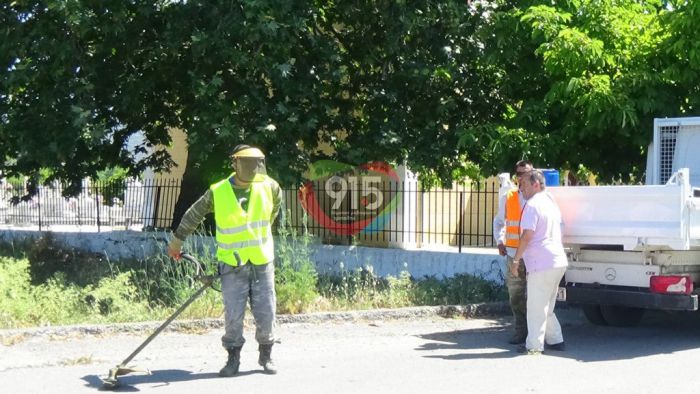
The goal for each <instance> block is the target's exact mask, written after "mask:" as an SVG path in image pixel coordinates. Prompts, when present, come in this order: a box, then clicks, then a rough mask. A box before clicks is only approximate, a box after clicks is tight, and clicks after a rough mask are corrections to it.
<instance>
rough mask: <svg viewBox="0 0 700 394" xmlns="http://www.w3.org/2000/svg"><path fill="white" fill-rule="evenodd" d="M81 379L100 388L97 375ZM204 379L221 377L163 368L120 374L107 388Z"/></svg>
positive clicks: (120, 389)
mask: <svg viewBox="0 0 700 394" xmlns="http://www.w3.org/2000/svg"><path fill="white" fill-rule="evenodd" d="M258 373H260V374H261V373H263V372H262V370H259V371H257V370H253V371H241V372H239V373H238V374H237V375H236V377H239V376H246V375H253V374H258ZM82 379H83V380H84V381H85V382H87V384H86V386H87V387H94V388H96V389H102V379H101V378H100V376H98V375H86V376H83V377H82ZM204 379H223V378H221V377H219V374H218V373H217V372H205V373H192V372H191V371H185V370H182V369H163V370H158V371H152V373H151V375H136V374H134V375H126V376H120V377H119V378H118V380H119V387H117V388H116V389H114V390H109V391H113V392H123V393H125V392H135V391H141V390H139V388H138V387H137V386H139V385H148V386H149V388H153V387H160V386H168V385H170V384H172V383H177V382H186V381H191V380H204Z"/></svg>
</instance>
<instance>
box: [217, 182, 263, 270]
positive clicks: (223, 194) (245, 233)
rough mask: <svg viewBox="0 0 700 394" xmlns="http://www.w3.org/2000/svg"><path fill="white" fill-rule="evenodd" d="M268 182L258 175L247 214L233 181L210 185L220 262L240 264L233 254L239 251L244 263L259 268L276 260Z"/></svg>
mask: <svg viewBox="0 0 700 394" xmlns="http://www.w3.org/2000/svg"><path fill="white" fill-rule="evenodd" d="M231 177H233V175H231ZM268 180H269V178H268V177H267V176H265V175H256V178H255V179H254V180H253V182H252V183H251V186H250V197H249V201H248V210H247V211H245V210H243V208H242V207H241V205H240V204H239V202H238V198H237V197H236V192H235V189H234V188H233V187H232V186H231V181H230V178H226V179H223V180H221V181H219V182H217V183H215V184H213V185H211V187H210V189H211V191H212V193H213V195H214V219H215V220H216V243H217V245H218V248H217V249H216V257H217V258H218V260H219V261H221V262H224V263H226V264H229V265H232V266H236V265H238V262H237V261H236V258H235V255H234V253H233V252H234V251H235V252H238V255H239V256H240V257H241V261H242V262H243V264H245V263H247V262H248V261H250V262H251V263H253V264H257V265H260V264H266V263H269V262H270V261H272V260H273V259H274V257H275V255H274V245H273V239H272V227H271V225H270V221H271V217H272V208H273V204H274V203H273V197H272V189H271V187H270V183H269V182H268Z"/></svg>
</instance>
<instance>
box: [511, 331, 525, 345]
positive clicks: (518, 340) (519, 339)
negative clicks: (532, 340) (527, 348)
mask: <svg viewBox="0 0 700 394" xmlns="http://www.w3.org/2000/svg"><path fill="white" fill-rule="evenodd" d="M526 338H527V335H524V336H523V335H520V334H515V335H513V336H512V337H511V338H510V339H509V340H508V343H510V344H511V345H522V344H523V343H525V339H526Z"/></svg>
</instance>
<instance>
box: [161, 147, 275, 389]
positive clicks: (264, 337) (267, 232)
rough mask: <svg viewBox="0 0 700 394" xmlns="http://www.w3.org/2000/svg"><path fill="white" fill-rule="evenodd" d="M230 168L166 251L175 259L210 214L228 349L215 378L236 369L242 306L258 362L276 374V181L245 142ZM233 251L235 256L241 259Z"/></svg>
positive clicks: (261, 157)
mask: <svg viewBox="0 0 700 394" xmlns="http://www.w3.org/2000/svg"><path fill="white" fill-rule="evenodd" d="M232 161H233V163H232V164H233V169H234V172H233V173H232V174H231V175H230V176H228V177H226V178H225V179H222V180H220V181H218V182H216V183H214V184H212V185H211V186H210V187H209V189H208V190H207V191H206V192H205V193H204V195H202V197H200V198H199V200H197V201H196V202H195V203H194V204H193V205H192V206H191V207H190V208H189V209H188V210H187V212H185V215H184V216H183V217H182V221H181V222H180V225H179V226H178V228H177V230H175V234H174V237H173V239H172V240H171V241H170V244H169V245H168V254H169V255H170V256H171V257H173V258H176V259H177V258H179V256H180V253H181V248H182V244H183V243H184V241H185V239H186V238H187V237H188V236H189V235H190V234H192V233H193V232H194V231H195V229H196V228H197V227H198V226H199V224H200V223H201V222H202V220H203V219H204V216H205V215H206V214H208V213H210V212H212V211H213V212H214V219H215V221H216V244H217V249H216V257H217V260H218V261H219V273H220V274H222V276H221V292H222V294H223V300H224V313H225V333H224V336H223V337H222V338H221V342H222V345H223V347H224V348H225V349H226V350H227V352H228V359H227V361H226V365H225V366H224V367H223V368H222V369H221V370H220V371H219V376H222V377H230V376H234V375H236V374H237V373H238V370H239V366H240V359H241V348H242V347H243V344H244V343H245V339H244V338H243V318H244V314H245V309H246V305H247V303H248V300H249V299H250V306H251V310H252V312H253V316H254V317H255V325H256V331H255V339H256V340H257V342H258V345H259V346H258V349H259V358H258V363H259V364H260V366H262V367H263V371H264V372H265V373H267V374H274V373H277V368H276V367H275V364H274V363H273V362H272V357H271V353H272V345H273V343H274V342H275V336H274V333H273V328H274V324H275V315H276V295H275V268H274V264H273V260H274V257H275V255H274V244H273V239H272V223H273V222H274V220H275V218H276V217H277V214H278V213H279V212H283V211H284V210H283V209H282V208H281V206H282V201H283V199H282V191H281V189H280V186H279V184H278V183H277V182H276V181H275V180H273V179H272V178H270V177H269V176H267V171H266V168H265V155H264V154H263V152H262V151H261V150H260V149H258V148H254V147H251V146H248V145H238V146H236V147H235V148H234V150H233V153H232ZM236 254H238V257H239V258H240V261H239V259H238V258H237V256H236Z"/></svg>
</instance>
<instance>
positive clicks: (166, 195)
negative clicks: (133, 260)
mask: <svg viewBox="0 0 700 394" xmlns="http://www.w3.org/2000/svg"><path fill="white" fill-rule="evenodd" d="M169 132H170V138H171V139H172V142H171V143H170V146H166V147H165V149H166V150H167V151H168V153H170V156H171V157H172V159H173V161H174V162H175V164H176V165H175V166H173V167H172V168H171V169H170V171H163V172H158V173H155V174H154V175H153V180H154V182H155V184H156V185H161V194H160V195H159V196H158V207H159V210H160V212H163V213H165V212H171V213H172V212H174V211H175V204H176V203H177V199H178V198H179V197H180V185H181V184H182V176H183V175H184V173H185V167H186V165H187V134H186V133H185V132H184V131H183V130H181V129H170V131H169ZM158 216H163V215H158ZM170 225H171V221H170V220H165V219H160V220H157V221H156V223H155V226H156V227H160V228H165V227H170Z"/></svg>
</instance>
